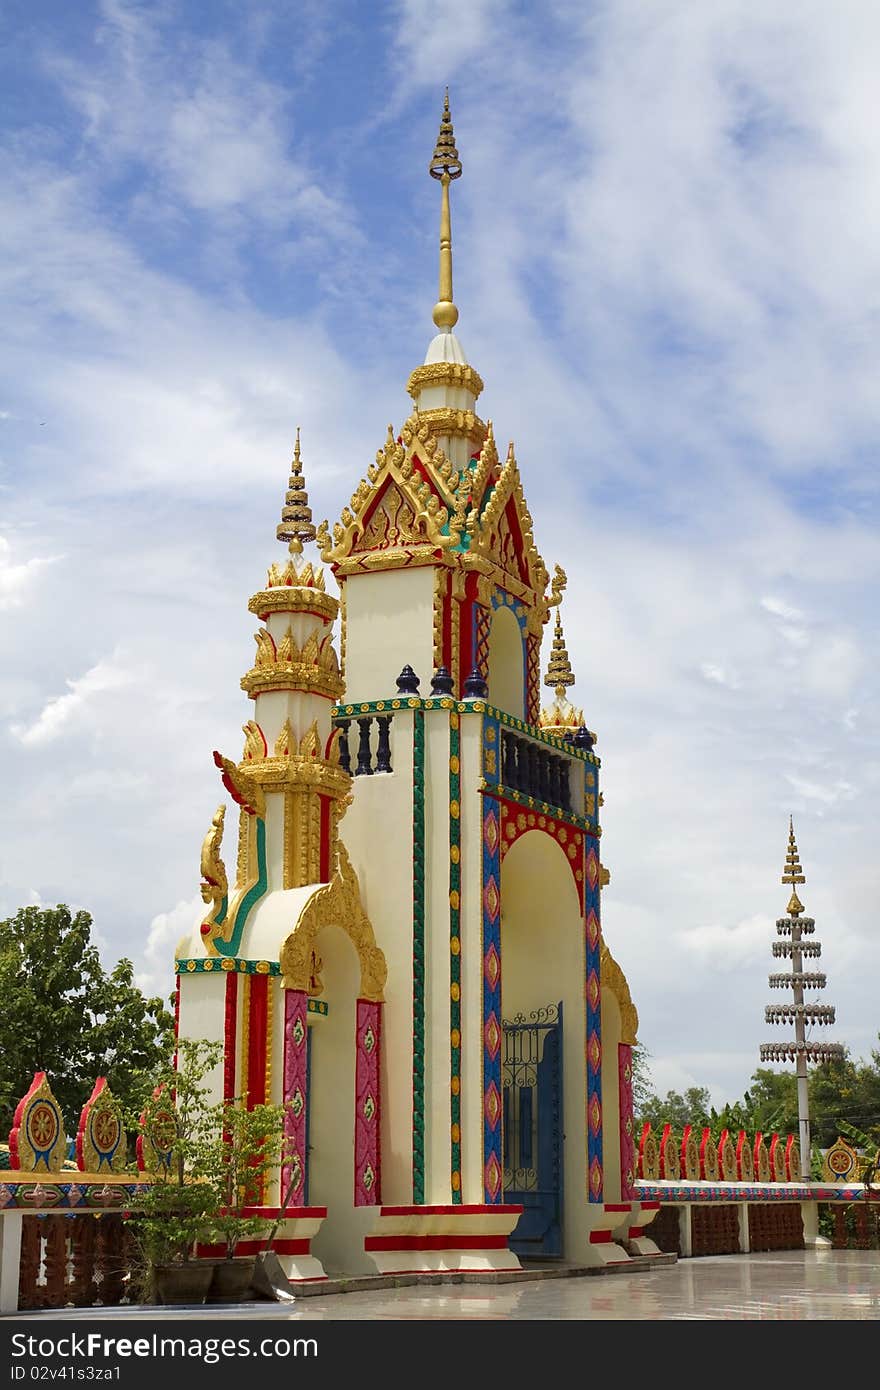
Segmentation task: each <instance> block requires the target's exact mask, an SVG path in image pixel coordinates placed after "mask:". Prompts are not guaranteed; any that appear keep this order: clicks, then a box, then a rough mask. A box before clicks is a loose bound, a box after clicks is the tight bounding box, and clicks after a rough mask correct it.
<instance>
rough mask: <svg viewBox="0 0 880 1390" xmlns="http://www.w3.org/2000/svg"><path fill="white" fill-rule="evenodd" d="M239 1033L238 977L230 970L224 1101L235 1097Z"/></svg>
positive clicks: (224, 1025)
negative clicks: (236, 1055)
mask: <svg viewBox="0 0 880 1390" xmlns="http://www.w3.org/2000/svg"><path fill="white" fill-rule="evenodd" d="M237 1031H238V975H237V974H236V973H235V971H234V970H229V971H228V972H227V975H226V1002H225V1015H224V1019H223V1099H224V1100H232V1098H233V1096H234V1095H235V1047H236V1034H237Z"/></svg>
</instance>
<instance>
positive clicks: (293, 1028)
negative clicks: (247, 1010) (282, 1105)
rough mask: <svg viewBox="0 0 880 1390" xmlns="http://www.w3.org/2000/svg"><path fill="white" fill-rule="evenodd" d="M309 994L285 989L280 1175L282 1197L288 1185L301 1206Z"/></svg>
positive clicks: (294, 1202) (292, 1199)
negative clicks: (284, 1107)
mask: <svg viewBox="0 0 880 1390" xmlns="http://www.w3.org/2000/svg"><path fill="white" fill-rule="evenodd" d="M307 1003H308V996H307V994H306V992H305V990H304V989H288V990H285V991H284V1099H285V1101H288V1102H289V1105H288V1107H287V1111H286V1113H285V1117H284V1141H285V1143H284V1156H285V1160H286V1162H285V1164H284V1167H283V1169H282V1174H281V1195H282V1197H283V1196H284V1194H285V1193H286V1192H287V1191H288V1188H290V1196H289V1198H288V1203H289V1205H290V1206H292V1207H298V1206H302V1202H303V1193H304V1190H305V1182H306V1162H307V1158H306V1121H307V1112H308V1055H309V1054H308V1047H309V1032H308V1028H307V1026H306V1009H307Z"/></svg>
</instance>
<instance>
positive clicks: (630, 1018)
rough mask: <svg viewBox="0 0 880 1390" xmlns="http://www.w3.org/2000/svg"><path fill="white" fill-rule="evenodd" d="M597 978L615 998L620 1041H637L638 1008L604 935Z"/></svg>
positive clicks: (632, 1042) (630, 1042) (631, 1042)
mask: <svg viewBox="0 0 880 1390" xmlns="http://www.w3.org/2000/svg"><path fill="white" fill-rule="evenodd" d="M599 978H600V980H601V982H602V988H603V989H607V990H609V991H610V993H611V994H613V995H614V997H615V999H616V1000H617V1006H618V1008H619V1009H620V1041H621V1042H622V1043H629V1044H630V1045H631V1046H632V1044H634V1043H636V1042H637V1041H638V1038H637V1034H638V1031H639V1013H638V1009H637V1008H636V1006H635V1004H634V1003H633V1001H632V995H631V994H630V992H629V985H628V983H627V979H626V976H625V975H624V973H623V971H622V970H621V968H620V966H619V965H618V963H617V961H616V960H615V959H614V957H613V956H612V954H611V952H610V951H609V949H608V947H607V946H606V944H605V939H604V937H603V939H602V945H601V948H600V951H599Z"/></svg>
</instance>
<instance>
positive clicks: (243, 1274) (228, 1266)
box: [208, 1255, 256, 1303]
mask: <svg viewBox="0 0 880 1390" xmlns="http://www.w3.org/2000/svg"><path fill="white" fill-rule="evenodd" d="M255 1263H256V1261H255V1257H254V1256H253V1255H242V1256H237V1257H236V1258H234V1259H231V1260H218V1261H217V1262H216V1264H215V1265H214V1277H213V1279H212V1280H211V1287H210V1289H209V1290H208V1302H209V1303H236V1302H239V1301H240V1300H241V1299H243V1298H244V1297H245V1296H246V1295H247V1294H248V1293H249V1292H250V1287H251V1280H252V1279H253V1277H254V1264H255Z"/></svg>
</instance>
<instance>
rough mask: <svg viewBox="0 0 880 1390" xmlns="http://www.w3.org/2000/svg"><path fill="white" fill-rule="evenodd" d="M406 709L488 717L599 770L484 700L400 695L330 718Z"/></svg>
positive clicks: (590, 757)
mask: <svg viewBox="0 0 880 1390" xmlns="http://www.w3.org/2000/svg"><path fill="white" fill-rule="evenodd" d="M406 709H411V710H431V709H450V710H452V709H454V710H455V711H456V713H457V714H488V715H490V716H491V717H492V718H493V719H497V720H499V721H500V723H502V724H503V725H504V726H505V728H508V729H516V730H517V731H518V732H519V733H521V734H527V735H528V737H529V738H533V739H536V740H537V741H538V743H543V744H546V746H547V747H548V748H555V749H557V750H558V751H559V752H560V753H567V754H568V756H569V757H570V758H578V759H579V760H580V761H581V762H584V763H593V764H594V766H596V767H601V761H600V759H599V758H597V757H596V754H595V753H592V752H590V750H589V749H587V748H576V747H575V746H574V744H573V743H566V742H565V739H562V738H557V736H556V734H550V733H548V732H547V730H546V729H542V728H540V727H539V726H538V725H537V724H529V723H528V721H527V720H525V719H517V718H515V716H514V715H512V714H506V713H505V712H504V710H501V709H496V708H495V706H494V705H490V704H487V702H486V701H485V700H453V699H451V698H450V696H448V695H441V696H437V697H436V698H434V699H429V700H423V699H421V698H420V696H418V695H401V696H400V697H399V698H396V699H393V700H365V701H363V703H362V704H358V705H334V706H333V718H334V719H351V718H353V717H354V718H357V717H358V716H359V715H362V714H389V713H391V714H393V713H394V711H395V710H406Z"/></svg>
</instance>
